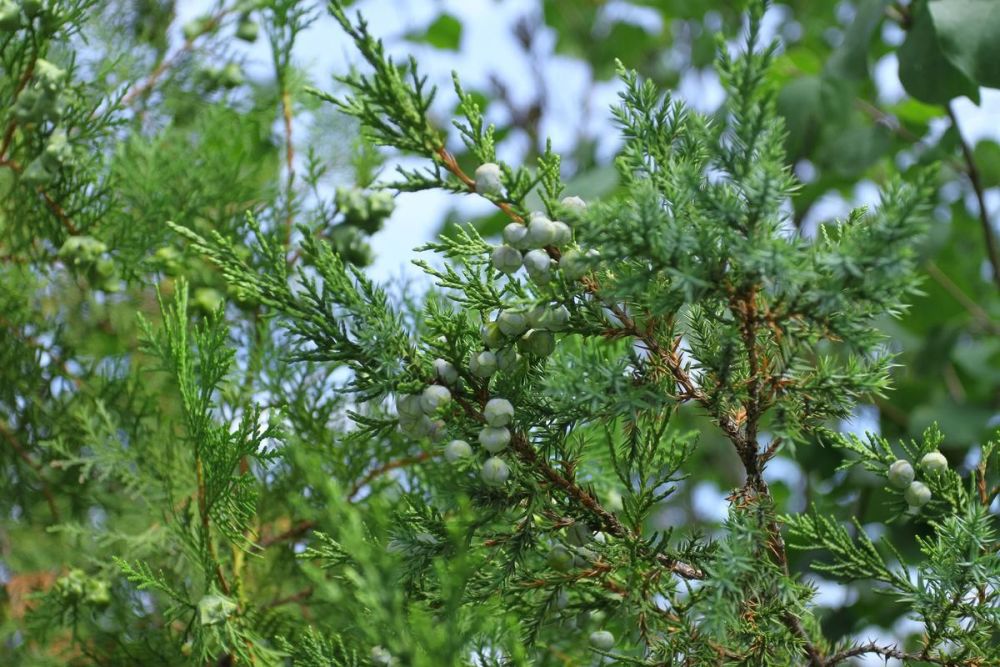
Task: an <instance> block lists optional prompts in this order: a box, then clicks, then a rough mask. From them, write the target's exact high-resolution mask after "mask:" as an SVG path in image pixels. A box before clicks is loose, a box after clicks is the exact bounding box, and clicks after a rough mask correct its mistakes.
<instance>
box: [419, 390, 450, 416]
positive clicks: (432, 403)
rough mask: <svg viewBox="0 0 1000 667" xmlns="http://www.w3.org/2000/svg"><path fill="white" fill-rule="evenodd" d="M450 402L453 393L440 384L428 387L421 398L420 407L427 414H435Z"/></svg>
mask: <svg viewBox="0 0 1000 667" xmlns="http://www.w3.org/2000/svg"><path fill="white" fill-rule="evenodd" d="M450 402H451V392H450V391H448V388H447V387H442V386H441V385H439V384H432V385H431V386H429V387H427V388H426V389H424V393H423V394H421V396H420V407H421V408H423V411H424V412H426V413H427V414H432V413H434V412H435V411H437V409H438V408H441V407H444V406H446V405H448V403H450Z"/></svg>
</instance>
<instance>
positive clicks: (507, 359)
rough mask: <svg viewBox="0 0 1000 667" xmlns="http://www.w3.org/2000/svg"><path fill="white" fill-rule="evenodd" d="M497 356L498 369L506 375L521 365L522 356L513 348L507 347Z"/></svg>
mask: <svg viewBox="0 0 1000 667" xmlns="http://www.w3.org/2000/svg"><path fill="white" fill-rule="evenodd" d="M496 354H497V368H499V369H500V370H502V371H503V372H505V373H509V372H510V371H512V370H514V369H515V368H517V366H518V364H520V363H521V355H520V354H518V353H517V350H516V349H515V348H513V347H505V348H504V349H502V350H500V351H499V352H497V353H496Z"/></svg>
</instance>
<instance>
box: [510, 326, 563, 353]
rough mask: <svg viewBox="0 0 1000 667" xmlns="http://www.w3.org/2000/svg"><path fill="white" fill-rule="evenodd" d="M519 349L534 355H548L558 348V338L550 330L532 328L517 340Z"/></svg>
mask: <svg viewBox="0 0 1000 667" xmlns="http://www.w3.org/2000/svg"><path fill="white" fill-rule="evenodd" d="M517 349H519V350H520V351H521V352H523V353H525V354H530V355H532V356H534V357H547V356H549V355H550V354H552V352H554V351H555V349H556V339H555V337H553V335H552V334H551V333H549V332H548V331H542V330H540V329H530V330H529V331H528V332H527V333H526V334H524V335H523V336H521V338H520V339H519V340H518V341H517Z"/></svg>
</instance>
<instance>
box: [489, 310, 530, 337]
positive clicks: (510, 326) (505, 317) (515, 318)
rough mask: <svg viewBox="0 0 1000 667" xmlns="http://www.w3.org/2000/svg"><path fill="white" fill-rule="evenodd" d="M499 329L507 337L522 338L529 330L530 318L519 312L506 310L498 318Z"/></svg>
mask: <svg viewBox="0 0 1000 667" xmlns="http://www.w3.org/2000/svg"><path fill="white" fill-rule="evenodd" d="M497 327H498V328H499V329H500V332H501V333H503V334H504V335H505V336H510V337H514V336H520V335H521V334H523V333H524V332H525V331H527V330H528V318H527V317H525V315H524V313H522V312H520V311H517V310H505V311H503V312H501V313H500V316H499V317H498V318H497Z"/></svg>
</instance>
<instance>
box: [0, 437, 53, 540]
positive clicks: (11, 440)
mask: <svg viewBox="0 0 1000 667" xmlns="http://www.w3.org/2000/svg"><path fill="white" fill-rule="evenodd" d="M0 435H3V437H4V440H6V441H7V443H8V444H10V446H11V448H12V449H13V450H14V453H16V454H17V456H18V458H20V459H21V460H22V461H24V462H25V464H26V465H27V466H28V467H29V468H31V469H32V470H34V471H35V473H36V474H37V475H38V481H39V483H40V484H41V485H42V495H44V496H45V502H46V503H47V504H48V506H49V511H50V512H51V513H52V519H53V520H54V521H55V522H56V523H58V522H59V521H60V518H59V507H58V506H57V505H56V499H55V496H53V495H52V489H50V488H49V484H48V482H46V481H45V476H44V475H43V474H42V466H41V464H39V463H38V462H37V461H35V460H34V459H33V458H31V455H30V454H28V450H27V449H26V448H25V447H24V445H23V444H21V441H20V440H18V439H17V437H16V436H15V435H14V432H13V431H11V430H10V427H9V426H8V425H7V423H6V422H5V421H3V420H0Z"/></svg>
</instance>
